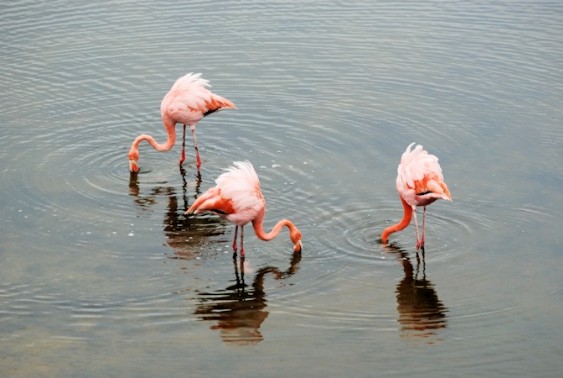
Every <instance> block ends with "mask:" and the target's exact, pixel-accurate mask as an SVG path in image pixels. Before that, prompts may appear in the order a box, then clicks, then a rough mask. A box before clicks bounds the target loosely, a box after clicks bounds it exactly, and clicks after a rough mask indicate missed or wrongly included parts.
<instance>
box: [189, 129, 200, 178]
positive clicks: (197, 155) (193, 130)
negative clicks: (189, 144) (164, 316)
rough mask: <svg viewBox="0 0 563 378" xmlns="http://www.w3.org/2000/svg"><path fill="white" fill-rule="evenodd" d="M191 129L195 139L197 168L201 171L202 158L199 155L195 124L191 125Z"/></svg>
mask: <svg viewBox="0 0 563 378" xmlns="http://www.w3.org/2000/svg"><path fill="white" fill-rule="evenodd" d="M190 130H191V131H192V138H193V140H194V148H195V164H196V167H197V170H198V171H199V167H201V158H200V157H199V147H198V146H197V138H196V136H195V125H190Z"/></svg>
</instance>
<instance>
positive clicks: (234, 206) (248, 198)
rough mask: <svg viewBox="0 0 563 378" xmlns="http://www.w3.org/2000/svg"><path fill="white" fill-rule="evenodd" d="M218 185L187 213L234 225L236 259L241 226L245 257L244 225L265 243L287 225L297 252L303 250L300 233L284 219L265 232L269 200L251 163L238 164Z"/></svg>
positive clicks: (233, 166)
mask: <svg viewBox="0 0 563 378" xmlns="http://www.w3.org/2000/svg"><path fill="white" fill-rule="evenodd" d="M215 183H216V184H217V185H216V186H214V187H212V188H210V189H208V190H207V191H206V192H205V193H203V194H202V195H201V196H200V197H199V198H198V199H197V200H195V202H194V203H193V204H192V206H190V208H189V209H188V211H186V214H189V213H193V214H199V213H205V212H209V213H214V214H217V215H218V216H220V217H221V218H224V219H227V220H229V221H230V222H232V223H234V224H235V235H234V238H233V251H234V256H236V253H237V249H238V247H237V233H238V229H239V227H240V229H241V231H240V232H241V236H240V246H241V251H240V253H241V256H242V257H244V241H243V238H244V226H245V225H246V224H248V223H252V226H253V228H254V231H255V233H256V236H258V238H259V239H262V240H266V241H268V240H272V239H273V238H275V237H276V236H278V234H279V233H280V231H281V229H282V228H283V227H284V226H285V227H287V228H288V229H289V236H290V239H291V241H292V242H293V244H294V248H293V249H294V251H295V252H300V251H301V248H302V243H301V232H300V231H299V229H298V228H297V227H296V226H295V225H294V224H293V223H292V222H291V221H289V220H287V219H282V220H281V221H279V222H278V223H277V224H276V225H275V226H274V227H273V229H272V231H270V232H269V233H266V232H265V231H264V228H263V220H264V215H265V212H266V200H265V199H264V196H263V195H262V191H261V188H260V180H259V179H258V175H257V174H256V171H255V170H254V167H253V166H252V164H251V163H250V162H249V161H236V162H234V163H233V165H232V166H231V167H229V168H227V169H226V170H225V172H224V173H222V174H221V175H220V176H219V177H218V178H217V179H216V180H215Z"/></svg>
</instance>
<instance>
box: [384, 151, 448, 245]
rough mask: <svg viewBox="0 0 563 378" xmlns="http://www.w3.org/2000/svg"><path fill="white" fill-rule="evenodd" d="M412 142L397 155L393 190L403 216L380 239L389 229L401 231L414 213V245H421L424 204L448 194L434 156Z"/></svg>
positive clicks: (389, 232) (387, 234)
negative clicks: (418, 213)
mask: <svg viewBox="0 0 563 378" xmlns="http://www.w3.org/2000/svg"><path fill="white" fill-rule="evenodd" d="M413 145H414V143H411V144H409V146H408V147H407V149H406V151H405V152H404V153H403V156H401V163H400V164H399V168H398V169H397V172H398V174H397V183H396V184H397V191H398V192H399V196H400V197H401V202H402V203H403V209H404V214H403V219H402V220H401V221H400V222H399V223H397V224H395V225H393V226H390V227H387V228H386V229H385V230H383V232H382V233H381V242H382V243H387V242H388V241H389V235H391V234H392V233H393V232H397V231H401V230H402V229H404V228H405V227H407V226H408V225H409V224H410V222H411V218H412V216H413V214H414V224H415V227H416V249H417V250H418V249H420V248H422V249H424V226H425V220H426V206H428V205H430V204H431V203H432V202H434V201H436V200H437V199H445V200H449V201H451V200H452V195H451V194H450V191H449V190H448V187H447V186H446V183H445V182H444V176H442V168H440V164H438V158H437V157H436V156H434V155H431V154H429V153H428V152H427V151H425V150H423V149H422V146H421V145H417V146H416V147H415V148H414V149H412V146H413ZM417 206H423V208H424V210H423V213H422V236H421V237H420V238H419V233H418V222H417V221H416V207H417Z"/></svg>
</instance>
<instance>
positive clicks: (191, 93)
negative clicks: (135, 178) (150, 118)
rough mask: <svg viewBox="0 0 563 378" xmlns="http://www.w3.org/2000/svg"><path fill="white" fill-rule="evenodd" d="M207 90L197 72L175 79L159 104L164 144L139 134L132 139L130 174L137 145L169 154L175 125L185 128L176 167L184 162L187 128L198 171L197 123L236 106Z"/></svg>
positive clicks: (135, 161)
mask: <svg viewBox="0 0 563 378" xmlns="http://www.w3.org/2000/svg"><path fill="white" fill-rule="evenodd" d="M209 87H211V86H210V84H209V81H208V80H205V79H203V78H202V77H201V74H199V73H198V74H194V73H189V74H187V75H184V76H182V77H180V78H179V79H178V80H176V82H175V83H174V85H172V88H171V89H170V91H168V93H167V94H166V95H165V96H164V98H163V99H162V102H161V104H160V114H161V117H162V123H163V125H164V129H165V130H166V134H167V139H166V142H165V143H162V144H160V143H157V142H156V140H155V139H154V138H153V137H152V136H150V135H147V134H142V135H139V136H138V137H137V138H135V140H134V141H133V144H132V145H131V149H130V150H129V169H130V171H131V172H138V171H139V166H138V160H139V144H140V143H141V142H142V141H144V140H145V141H147V142H148V143H149V144H150V145H151V146H152V147H153V148H154V149H155V150H157V151H169V150H170V149H172V147H174V144H176V124H177V123H181V124H183V125H184V133H183V136H182V152H181V155H180V161H179V164H180V165H182V163H183V162H184V160H185V138H186V125H187V126H189V127H190V130H191V133H192V138H193V140H194V148H195V152H196V165H197V169H198V171H199V168H200V166H201V158H200V156H199V148H198V145H197V138H196V134H195V127H196V124H197V123H198V122H199V121H201V119H202V118H203V117H205V116H206V115H208V114H211V113H213V112H216V111H219V110H222V109H236V106H235V105H234V104H233V103H232V102H231V101H229V100H227V99H226V98H224V97H221V96H218V95H216V94H214V93H213V92H211V91H210V90H209V89H208V88H209Z"/></svg>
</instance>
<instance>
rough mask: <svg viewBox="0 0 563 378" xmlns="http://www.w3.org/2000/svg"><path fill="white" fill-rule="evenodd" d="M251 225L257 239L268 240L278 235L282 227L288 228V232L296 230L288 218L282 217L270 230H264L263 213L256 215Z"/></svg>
mask: <svg viewBox="0 0 563 378" xmlns="http://www.w3.org/2000/svg"><path fill="white" fill-rule="evenodd" d="M252 227H253V228H254V232H255V233H256V236H257V237H258V238H259V239H262V240H265V241H268V240H272V239H274V238H275V237H276V236H278V235H279V233H280V231H281V229H282V228H283V227H287V228H289V231H290V233H291V232H294V231H296V230H297V227H295V225H294V224H293V223H292V222H291V221H290V220H289V219H282V220H281V221H279V222H278V223H276V225H275V226H274V227H273V228H272V231H270V232H268V233H266V232H265V231H264V215H263V214H262V216H259V217H257V218H256V219H255V220H253V221H252Z"/></svg>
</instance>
